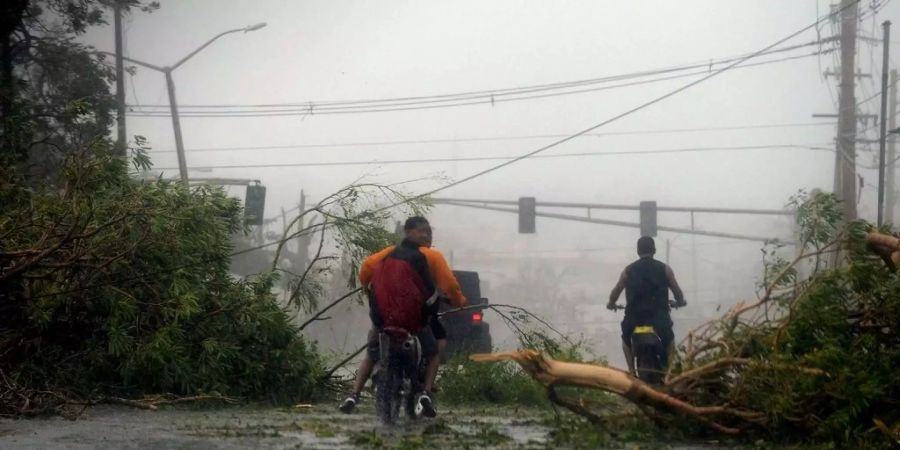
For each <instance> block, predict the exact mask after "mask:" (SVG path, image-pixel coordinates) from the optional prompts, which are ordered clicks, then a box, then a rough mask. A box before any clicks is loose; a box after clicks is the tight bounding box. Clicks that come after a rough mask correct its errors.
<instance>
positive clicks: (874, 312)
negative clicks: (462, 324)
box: [472, 194, 900, 448]
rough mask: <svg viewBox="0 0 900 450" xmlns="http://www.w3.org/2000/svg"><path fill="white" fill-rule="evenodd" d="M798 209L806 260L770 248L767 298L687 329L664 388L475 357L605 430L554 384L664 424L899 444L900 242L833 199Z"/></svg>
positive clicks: (567, 366)
mask: <svg viewBox="0 0 900 450" xmlns="http://www.w3.org/2000/svg"><path fill="white" fill-rule="evenodd" d="M794 203H795V204H794V206H795V207H796V208H797V210H798V219H799V225H800V227H801V231H800V242H799V245H798V249H797V252H796V255H798V256H795V257H793V258H791V259H789V260H788V259H785V258H783V257H782V256H781V254H782V253H783V248H784V247H782V246H779V245H777V244H776V245H775V246H774V248H768V249H766V250H765V253H766V255H767V259H766V264H765V276H764V280H763V281H764V283H763V284H762V285H761V289H760V295H759V297H758V298H757V299H756V300H754V301H749V302H738V303H737V304H736V305H735V306H734V307H732V308H731V309H730V310H728V311H727V312H726V313H724V314H723V315H722V317H720V318H717V319H715V320H712V321H710V322H708V323H705V324H703V325H701V326H699V327H697V328H695V329H693V330H691V331H690V332H689V333H687V336H686V337H685V339H684V340H683V341H682V342H681V344H680V345H679V348H678V352H677V353H678V355H677V357H676V360H675V362H674V364H673V365H672V367H670V370H669V372H668V374H667V377H666V379H665V383H664V384H663V385H662V386H659V387H655V388H654V387H651V386H648V385H647V384H644V383H642V382H641V381H640V380H636V379H634V378H633V377H631V376H630V375H629V374H628V373H626V372H624V371H621V370H618V369H615V368H610V367H604V366H602V365H597V364H584V363H572V362H564V361H560V360H555V359H553V358H550V357H549V356H547V355H546V354H543V353H541V352H536V351H532V350H521V351H518V352H508V353H497V354H483V355H473V356H472V359H473V360H475V361H481V362H493V361H502V360H512V361H515V362H517V363H518V364H519V365H520V366H521V367H522V368H523V369H524V370H525V371H526V372H527V373H529V374H530V375H531V376H532V377H533V378H535V379H536V380H537V381H539V382H540V383H542V384H543V385H544V386H546V387H547V388H548V394H549V397H550V399H551V401H554V402H555V403H556V404H559V405H561V406H564V407H566V408H568V409H570V410H572V411H573V412H575V413H577V414H580V415H582V416H585V417H587V418H588V419H589V420H591V422H592V423H594V424H597V425H600V426H603V425H604V424H605V423H606V420H605V418H604V417H603V415H602V414H598V413H596V412H594V411H592V410H590V408H589V407H587V402H585V401H583V399H584V396H581V397H580V398H578V399H576V400H571V399H564V398H562V396H560V395H559V394H558V393H557V392H556V388H557V387H562V386H574V387H577V388H589V389H599V390H602V391H606V392H610V393H614V394H617V395H619V396H621V397H623V398H625V399H627V400H629V401H630V402H632V403H633V404H635V405H636V406H638V407H639V408H641V409H642V410H644V411H645V412H648V413H649V414H651V415H652V416H653V417H654V418H655V419H659V417H660V416H661V417H663V418H667V420H657V423H661V424H666V423H670V421H671V420H674V421H675V422H680V423H684V421H685V420H687V421H694V422H695V423H698V424H702V425H703V427H702V428H706V429H709V428H710V427H711V428H712V429H714V430H716V431H718V432H721V433H725V434H728V435H734V436H738V437H746V438H748V439H749V438H753V439H756V438H759V437H764V438H767V439H772V440H786V441H793V442H797V441H814V442H820V443H821V442H829V443H830V445H832V446H838V447H846V446H851V447H854V448H863V447H865V448H890V447H892V446H895V445H898V444H900V337H898V331H900V277H898V275H897V273H896V267H897V265H896V261H895V259H896V260H898V261H900V258H898V254H900V239H897V238H896V237H895V236H891V235H887V234H883V233H879V232H878V231H877V230H874V228H873V227H872V226H871V225H869V224H867V223H865V222H853V223H850V224H842V220H841V218H840V214H839V212H838V211H839V209H838V205H837V201H836V200H835V199H834V197H832V196H830V195H826V194H816V195H814V196H810V197H798V198H797V199H795V200H794ZM834 255H839V256H838V257H835V256H834ZM828 261H831V262H832V264H828ZM835 261H837V264H834V262H835ZM885 265H887V268H886V267H885ZM829 266H830V267H829ZM695 430H696V431H695V432H696V433H700V434H702V433H704V432H703V431H701V428H695Z"/></svg>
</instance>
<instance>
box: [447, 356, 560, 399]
mask: <svg viewBox="0 0 900 450" xmlns="http://www.w3.org/2000/svg"><path fill="white" fill-rule="evenodd" d="M439 384H440V386H441V400H444V401H447V402H450V403H501V404H509V403H515V404H521V405H530V406H534V405H548V404H549V402H548V401H547V394H546V393H545V390H544V388H543V386H541V385H540V384H538V383H537V382H535V381H534V380H533V379H531V377H530V376H529V375H528V374H526V373H525V372H523V371H522V370H521V369H519V367H518V366H517V365H516V364H514V363H509V362H504V363H498V364H478V363H474V362H472V361H470V360H469V359H468V358H466V357H464V356H460V357H457V358H454V359H452V360H450V362H448V363H447V366H446V369H445V371H444V372H443V374H442V375H441V378H440V380H439Z"/></svg>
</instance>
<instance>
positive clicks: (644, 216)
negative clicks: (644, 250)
mask: <svg viewBox="0 0 900 450" xmlns="http://www.w3.org/2000/svg"><path fill="white" fill-rule="evenodd" d="M641 236H650V237H656V202H641Z"/></svg>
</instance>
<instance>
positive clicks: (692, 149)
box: [156, 143, 834, 170]
mask: <svg viewBox="0 0 900 450" xmlns="http://www.w3.org/2000/svg"><path fill="white" fill-rule="evenodd" d="M826 145H830V143H825V144H810V145H801V144H778V145H741V146H729V147H687V148H674V149H658V150H635V151H611V152H579V153H559V154H554V155H537V156H534V157H533V158H534V159H550V158H573V157H586V156H622V155H650V154H671V153H696V152H716V151H735V150H770V149H778V148H791V149H801V150H817V151H828V152H833V151H834V148H831V147H825V146H826ZM515 159H517V157H515V156H472V157H455V158H429V159H388V160H377V159H374V160H372V159H370V160H364V161H331V162H302V163H269V164H234V165H221V166H193V167H191V169H194V170H211V169H260V168H274V167H328V166H337V167H343V166H370V165H373V166H374V165H390V164H417V163H446V162H464V161H509V160H515ZM156 169H157V170H176V169H177V167H159V168H156Z"/></svg>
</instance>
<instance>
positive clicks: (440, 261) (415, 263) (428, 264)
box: [338, 216, 466, 417]
mask: <svg viewBox="0 0 900 450" xmlns="http://www.w3.org/2000/svg"><path fill="white" fill-rule="evenodd" d="M403 230H404V233H405V237H404V239H403V241H402V242H400V244H399V245H396V246H393V245H392V246H390V247H387V248H385V249H383V250H381V251H380V252H378V253H375V254H373V255H371V256H369V257H368V258H366V259H365V261H363V264H362V266H361V267H360V271H359V281H360V284H361V285H362V286H367V287H368V286H369V285H370V284H371V283H372V281H373V278H374V277H375V275H376V271H377V270H378V269H379V265H380V263H382V261H384V260H386V259H388V258H393V259H398V260H401V261H405V262H407V263H409V265H410V266H411V267H412V269H413V271H414V272H415V273H416V274H417V275H418V277H419V280H416V282H417V283H418V282H419V281H421V286H422V287H423V288H424V289H423V290H422V292H421V297H422V299H421V300H422V302H421V306H420V307H421V308H423V314H422V317H423V320H424V323H423V324H422V325H423V327H422V329H421V331H419V332H418V333H416V335H417V337H418V338H419V341H420V343H421V345H422V352H423V357H425V358H426V359H427V361H428V364H427V366H426V368H425V385H424V389H423V392H422V393H421V394H420V395H419V398H418V403H419V404H420V405H421V407H422V411H423V415H425V416H426V417H434V416H435V415H436V414H437V413H436V411H435V410H434V399H433V398H432V396H433V394H432V388H433V386H434V380H435V378H436V377H437V371H438V365H439V362H440V358H439V352H440V350H441V349H443V348H444V347H445V346H446V342H447V332H446V330H444V329H443V326H441V324H440V322H439V321H438V319H437V310H438V305H437V302H435V301H433V300H434V299H435V298H436V297H437V293H438V290H439V291H440V292H442V293H443V294H444V295H445V296H446V297H447V299H448V300H449V302H450V304H451V305H453V306H454V307H462V306H463V305H465V303H466V298H465V296H463V293H462V289H461V288H460V286H459V282H458V281H457V280H456V277H455V276H454V275H453V272H452V271H451V270H450V266H449V265H448V264H447V261H446V260H445V259H444V256H443V255H442V254H441V253H440V252H439V251H437V250H434V249H432V248H431V242H432V232H431V225H430V224H429V223H428V220H426V219H425V218H424V217H419V216H414V217H410V218H409V219H407V220H406V223H405V224H404V226H403ZM429 299H431V300H432V302H430V303H431V304H430V305H429V304H427V303H426V302H427V301H428V300H429ZM376 300H377V299H376V298H374V295H373V293H372V292H371V291H369V315H370V317H371V319H372V329H370V330H369V334H368V351H367V352H366V356H365V359H363V362H362V363H360V366H359V369H358V370H357V372H356V380H355V381H354V384H353V391H352V392H351V394H350V396H348V397H347V398H346V399H345V400H344V401H343V402H342V403H341V404H340V406H339V407H338V408H339V409H340V410H341V412H344V413H347V414H349V413H351V412H353V410H354V409H355V408H356V404H357V403H358V402H359V393H360V392H362V389H363V387H364V386H365V384H366V381H367V380H368V379H369V376H370V375H371V373H372V369H373V368H374V366H375V362H376V361H377V359H378V355H379V348H378V330H379V329H380V328H381V327H382V326H383V320H382V314H381V312H380V311H379V308H378V306H377V305H378V303H377V301H376Z"/></svg>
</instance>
